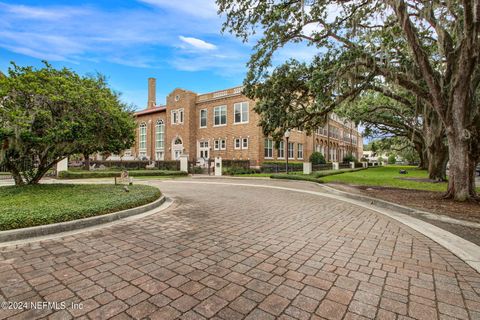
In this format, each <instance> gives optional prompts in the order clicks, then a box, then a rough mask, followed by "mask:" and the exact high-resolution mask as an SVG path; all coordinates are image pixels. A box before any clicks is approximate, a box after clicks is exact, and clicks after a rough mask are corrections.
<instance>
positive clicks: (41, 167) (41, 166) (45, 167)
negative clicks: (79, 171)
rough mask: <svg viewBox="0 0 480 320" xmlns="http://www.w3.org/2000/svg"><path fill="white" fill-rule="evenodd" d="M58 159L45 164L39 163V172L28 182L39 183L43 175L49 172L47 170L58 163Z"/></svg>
mask: <svg viewBox="0 0 480 320" xmlns="http://www.w3.org/2000/svg"><path fill="white" fill-rule="evenodd" d="M57 163H58V161H54V162H52V163H50V164H48V165H45V164H43V163H41V164H39V165H38V168H37V172H36V173H35V175H34V176H33V178H32V179H30V181H28V184H38V183H39V182H40V180H41V179H42V178H43V176H44V175H45V174H46V173H47V171H48V170H49V169H50V168H52V167H53V166H54V165H56V164H57Z"/></svg>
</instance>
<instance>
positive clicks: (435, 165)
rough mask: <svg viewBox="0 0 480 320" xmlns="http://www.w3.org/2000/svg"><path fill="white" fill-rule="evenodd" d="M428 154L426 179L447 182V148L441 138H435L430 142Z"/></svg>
mask: <svg viewBox="0 0 480 320" xmlns="http://www.w3.org/2000/svg"><path fill="white" fill-rule="evenodd" d="M427 153H428V177H429V178H430V179H433V180H437V181H446V180H447V162H448V148H447V146H446V145H445V143H444V142H443V137H437V138H435V139H434V140H433V141H431V142H430V145H429V146H428V148H427Z"/></svg>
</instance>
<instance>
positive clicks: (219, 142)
mask: <svg viewBox="0 0 480 320" xmlns="http://www.w3.org/2000/svg"><path fill="white" fill-rule="evenodd" d="M213 150H221V151H223V150H227V140H226V139H216V140H214V141H213Z"/></svg>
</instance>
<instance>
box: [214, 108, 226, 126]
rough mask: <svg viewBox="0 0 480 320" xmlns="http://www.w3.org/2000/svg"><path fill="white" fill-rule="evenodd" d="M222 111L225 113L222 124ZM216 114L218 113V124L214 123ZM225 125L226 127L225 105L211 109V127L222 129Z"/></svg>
mask: <svg viewBox="0 0 480 320" xmlns="http://www.w3.org/2000/svg"><path fill="white" fill-rule="evenodd" d="M217 110H218V111H217ZM222 110H224V111H225V123H222ZM217 113H218V116H219V123H218V124H217V123H216V121H215V118H216V116H217ZM226 125H227V106H226V105H223V106H216V107H215V108H213V126H214V127H223V126H226Z"/></svg>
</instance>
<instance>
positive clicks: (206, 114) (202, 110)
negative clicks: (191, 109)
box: [200, 109, 208, 128]
mask: <svg viewBox="0 0 480 320" xmlns="http://www.w3.org/2000/svg"><path fill="white" fill-rule="evenodd" d="M202 112H205V125H204V126H202ZM207 125H208V110H207V109H201V110H200V128H206V127H207Z"/></svg>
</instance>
